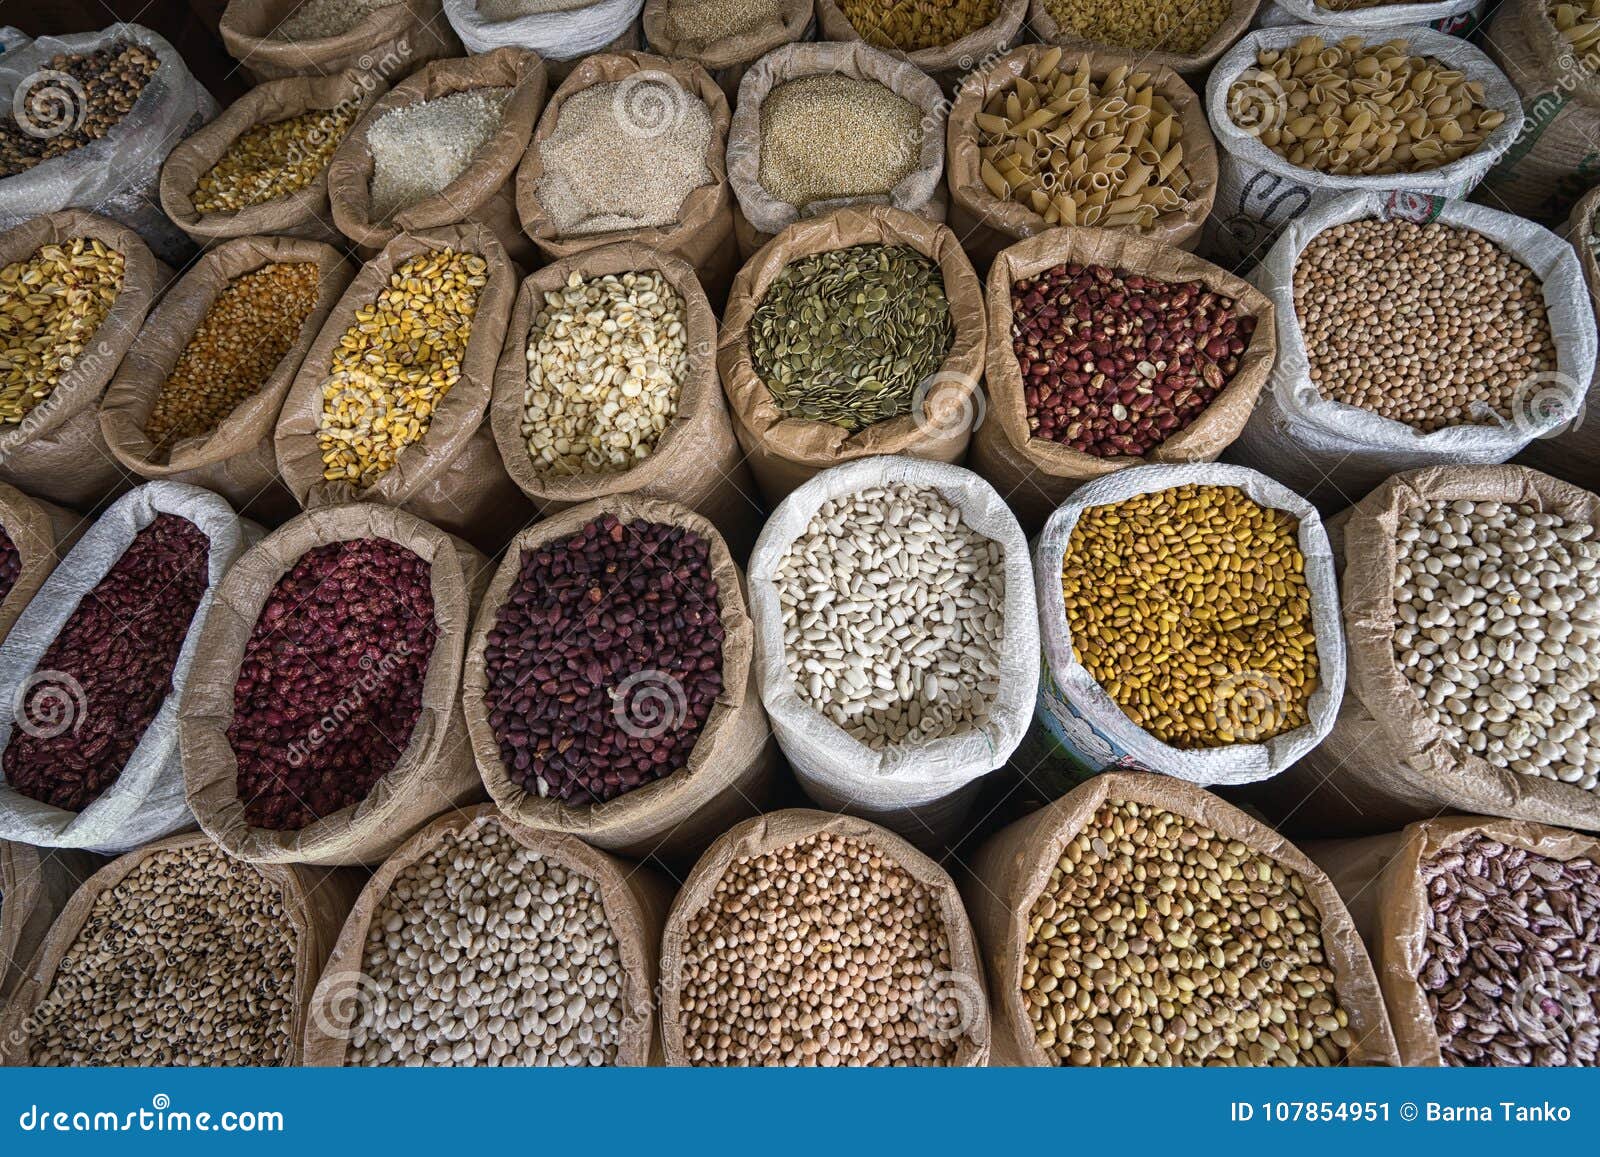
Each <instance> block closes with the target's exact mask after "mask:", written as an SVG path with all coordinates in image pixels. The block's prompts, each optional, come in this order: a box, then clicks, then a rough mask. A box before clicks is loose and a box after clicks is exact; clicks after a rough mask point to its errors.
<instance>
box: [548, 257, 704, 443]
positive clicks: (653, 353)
mask: <svg viewBox="0 0 1600 1157" xmlns="http://www.w3.org/2000/svg"><path fill="white" fill-rule="evenodd" d="M686 312H687V307H686V306H685V305H684V301H683V296H682V295H681V294H680V293H679V292H678V291H677V290H676V289H674V288H673V286H672V283H671V282H669V281H668V280H667V279H666V278H665V277H664V276H662V274H661V273H659V272H657V271H654V270H651V271H645V272H633V273H623V274H620V275H619V274H606V275H605V276H603V277H591V278H589V279H588V280H585V279H584V277H583V275H582V274H580V273H578V271H577V270H573V272H572V275H571V276H570V277H569V278H568V279H567V284H566V288H565V289H564V290H562V291H560V292H552V293H547V294H545V308H544V309H542V310H541V311H540V312H539V315H538V317H536V318H534V322H533V327H532V328H531V329H530V330H529V333H528V352H527V357H528V389H527V393H526V395H525V405H526V410H525V412H524V413H525V416H524V418H523V422H522V435H523V437H524V438H526V439H527V442H528V454H529V457H530V458H532V460H533V467H534V469H535V470H536V471H538V472H539V473H541V474H613V473H620V472H621V471H624V470H627V469H628V468H629V467H630V466H633V465H635V464H636V463H638V462H642V461H643V460H644V459H646V458H648V457H649V456H650V454H651V452H652V451H654V450H655V447H656V442H657V441H658V440H659V439H660V438H661V435H662V434H664V433H665V432H666V430H667V427H668V426H670V425H671V424H672V419H673V417H674V416H675V415H676V414H677V411H678V398H679V395H680V393H681V392H682V389H683V381H684V378H685V377H686V376H687V375H688V373H689V349H688V344H687V342H686V340H685V337H686V334H685V331H684V326H683V323H684V316H685V313H686Z"/></svg>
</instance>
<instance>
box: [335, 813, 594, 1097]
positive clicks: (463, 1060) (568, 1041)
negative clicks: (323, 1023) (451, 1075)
mask: <svg viewBox="0 0 1600 1157" xmlns="http://www.w3.org/2000/svg"><path fill="white" fill-rule="evenodd" d="M361 971H362V972H363V973H365V974H366V975H367V976H368V977H370V978H371V979H372V981H373V982H374V986H375V988H376V996H375V999H374V1000H373V1002H372V1004H371V1006H370V1008H368V1009H366V1010H364V1011H365V1015H364V1016H363V1017H362V1018H360V1019H359V1020H358V1023H357V1024H356V1026H355V1030H354V1032H353V1033H352V1035H351V1039H350V1053H349V1056H348V1060H347V1063H349V1064H353V1065H417V1064H427V1065H526V1066H537V1067H547V1066H548V1067H566V1066H575V1065H607V1064H611V1063H612V1062H614V1061H615V1060H616V1056H617V1045H618V1042H619V1041H620V1039H621V1036H622V1020H623V1007H622V986H623V982H624V976H623V971H622V955H621V950H620V948H619V947H618V945H617V937H616V934H615V933H614V932H612V930H611V925H610V923H609V922H608V921H607V919H606V912H605V907H604V906H603V905H602V903H601V900H600V889H599V887H598V886H597V885H596V884H595V882H594V881H593V880H591V879H589V878H588V877H586V876H583V875H580V874H579V873H578V872H576V871H574V870H573V869H571V868H569V867H565V866H563V865H561V864H559V863H557V862H555V861H554V860H550V859H547V858H545V857H543V856H540V855H538V854H537V853H534V852H530V851H528V850H527V849H526V848H524V847H523V846H522V845H521V844H519V843H517V841H516V840H514V839H512V838H511V837H510V836H509V835H508V834H507V833H506V831H505V829H504V828H503V827H502V826H501V825H500V823H499V821H497V820H491V821H489V822H488V823H486V824H479V825H474V826H473V827H471V828H469V829H468V830H467V831H465V832H463V833H460V834H456V833H451V834H450V835H448V836H446V837H445V838H443V839H441V840H440V841H439V843H438V845H437V846H435V847H434V848H433V849H432V850H431V851H430V852H429V853H428V854H427V855H426V856H424V857H422V858H421V859H420V860H418V861H417V862H416V863H414V864H412V865H411V866H409V867H408V868H406V869H405V870H404V871H403V872H401V873H400V875H399V876H398V877H396V879H395V881H394V883H393V884H392V885H391V886H390V888H389V891H388V893H387V894H386V895H385V896H384V899H383V903H382V904H381V905H380V906H379V908H378V910H377V912H375V913H374V914H373V917H372V925H371V928H370V929H369V930H368V932H367V943H366V951H365V955H364V956H363V957H362V961H361Z"/></svg>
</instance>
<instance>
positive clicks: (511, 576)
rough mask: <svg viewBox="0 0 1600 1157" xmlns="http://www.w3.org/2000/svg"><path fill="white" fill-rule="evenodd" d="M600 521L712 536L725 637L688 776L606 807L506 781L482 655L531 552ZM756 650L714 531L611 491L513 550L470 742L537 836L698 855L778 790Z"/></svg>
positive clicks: (478, 670) (474, 684)
mask: <svg viewBox="0 0 1600 1157" xmlns="http://www.w3.org/2000/svg"><path fill="white" fill-rule="evenodd" d="M602 514H615V515H616V516H617V517H618V518H619V519H621V520H622V521H623V522H630V521H632V520H633V519H636V518H642V519H646V520H648V521H650V522H658V523H668V524H671V525H673V526H682V527H686V528H687V529H689V530H692V531H694V532H695V533H696V534H699V535H700V536H702V537H703V538H704V539H705V540H706V542H707V544H708V546H709V548H710V555H711V569H712V577H713V578H714V579H715V580H716V583H717V605H718V610H719V612H720V614H721V618H722V627H723V630H724V632H725V634H724V637H723V640H722V678H723V685H722V694H721V695H719V696H717V699H716V703H715V705H714V706H713V707H712V708H711V714H710V715H709V716H707V718H706V721H705V725H704V726H703V727H702V728H701V729H700V735H699V738H698V739H697V740H696V741H695V745H694V748H693V750H692V751H691V752H690V753H689V760H688V762H687V764H685V766H684V767H683V768H681V769H680V770H678V771H675V772H673V773H672V774H671V775H669V776H667V777H666V778H665V779H658V780H656V781H655V782H653V783H647V784H644V785H642V786H640V787H636V788H634V789H633V790H632V791H630V792H627V793H625V794H623V795H619V796H617V797H616V798H614V799H610V800H607V801H606V802H604V803H594V804H569V803H563V802H561V801H560V800H556V799H550V798H542V797H540V796H539V795H537V794H534V793H530V792H528V791H526V790H524V789H523V787H522V786H521V785H520V784H517V783H515V782H513V781H512V779H511V776H510V775H509V774H508V773H507V771H506V767H505V764H504V763H503V762H502V760H501V758H500V744H499V743H498V742H497V741H496V740H495V735H494V731H493V729H492V728H491V727H490V726H489V712H488V709H487V707H486V705H485V702H484V696H485V694H486V693H487V691H488V687H489V679H488V674H487V670H486V660H485V658H484V652H485V650H486V649H487V647H488V643H489V632H490V631H491V630H492V629H493V628H494V624H495V619H496V618H497V617H498V615H499V613H500V607H501V606H502V604H504V603H505V601H506V598H507V596H508V595H509V594H510V592H511V590H512V588H513V586H514V584H515V583H516V581H517V578H518V573H519V571H520V570H521V567H522V556H523V553H524V552H525V551H528V550H532V549H535V548H537V547H539V546H541V545H543V544H545V543H547V542H556V541H559V540H561V539H562V538H564V537H566V536H567V535H570V534H573V533H575V532H576V531H577V530H578V529H579V528H580V527H582V526H584V525H585V524H587V523H589V522H591V521H593V520H594V519H596V518H598V517H600V515H602ZM754 646H755V640H754V630H753V628H752V626H751V623H750V616H749V614H748V613H747V612H746V610H745V582H744V575H743V574H742V573H741V572H740V570H739V566H738V564H737V563H735V562H734V561H733V558H732V557H731V556H730V555H729V554H728V548H727V545H726V544H725V543H724V542H723V541H722V537H721V535H719V534H718V533H717V531H716V528H715V527H714V526H712V525H711V523H710V522H708V521H707V520H706V519H704V518H702V517H700V515H698V514H696V513H694V512H693V511H691V510H686V509H685V508H683V507H681V506H679V505H677V504H676V503H672V502H663V501H661V500H660V499H656V498H646V497H642V496H639V495H634V494H612V495H607V496H606V497H604V498H600V499H597V500H595V501H594V502H587V503H584V504H583V505H582V506H577V507H574V508H573V509H571V510H567V511H564V512H562V513H561V514H558V515H556V516H555V517H553V518H549V519H546V520H545V521H543V522H541V523H539V524H538V525H536V526H532V527H530V528H528V529H527V530H525V531H523V532H522V533H521V534H519V535H517V537H516V538H515V539H513V540H512V543H511V545H510V546H509V547H507V548H506V552H505V556H504V558H502V559H501V561H500V566H499V569H497V570H496V571H495V575H494V580H493V581H492V582H491V583H490V584H489V589H488V591H487V593H486V594H485V595H484V597H483V602H482V605H481V606H480V607H479V609H478V616H477V620H476V621H475V622H474V623H473V626H472V640H471V645H470V646H469V648H468V650H467V660H466V666H465V669H464V671H463V673H462V681H461V698H462V701H463V704H464V707H465V711H466V717H467V734H468V735H469V736H470V737H471V739H472V753H473V756H474V757H475V759H476V760H477V764H478V772H479V774H481V775H482V776H483V782H484V785H485V786H487V787H488V789H489V795H490V796H491V797H492V798H493V799H494V801H495V803H496V804H497V805H499V808H500V810H501V812H502V813H504V814H505V815H506V816H507V817H508V818H510V819H511V820H512V821H513V822H515V823H519V824H525V825H527V826H528V827H530V828H537V829H539V830H541V831H556V832H565V833H567V834H569V835H574V836H577V837H579V838H580V839H583V840H585V841H587V842H588V843H591V844H593V845H594V846H595V847H598V848H604V849H606V850H607V851H611V852H616V853H618V854H620V855H625V856H633V857H635V858H643V857H645V856H654V857H655V858H657V859H660V860H666V861H669V862H676V861H682V860H687V859H692V858H693V857H694V856H697V855H699V854H700V852H701V850H702V849H704V848H705V846H706V845H707V844H709V843H710V842H711V841H712V840H713V839H714V838H715V837H716V836H717V835H718V834H719V833H721V832H724V831H726V830H727V829H728V827H729V826H730V825H731V824H733V823H735V822H737V821H738V820H741V819H743V818H744V817H745V816H748V815H751V814H752V813H755V812H759V811H760V810H761V809H762V807H763V805H764V804H765V803H767V802H768V800H769V798H770V795H771V793H772V790H773V788H774V787H775V784H776V779H777V773H778V755H777V744H776V743H775V742H774V740H773V738H772V732H771V729H770V728H769V727H768V725H767V714H766V712H765V711H764V710H763V709H762V706H761V699H760V696H759V695H757V693H756V684H755V671H754V664H753V662H752V657H751V653H752V651H753V650H754Z"/></svg>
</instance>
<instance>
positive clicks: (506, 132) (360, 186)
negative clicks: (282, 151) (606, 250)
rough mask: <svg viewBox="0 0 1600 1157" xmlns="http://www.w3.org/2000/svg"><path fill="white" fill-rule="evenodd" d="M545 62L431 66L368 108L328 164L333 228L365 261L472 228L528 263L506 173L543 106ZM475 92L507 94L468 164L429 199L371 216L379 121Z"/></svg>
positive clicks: (492, 57)
mask: <svg viewBox="0 0 1600 1157" xmlns="http://www.w3.org/2000/svg"><path fill="white" fill-rule="evenodd" d="M545 85H546V80H545V72H544V63H543V62H542V61H540V59H539V57H538V56H537V55H535V54H534V53H532V52H525V51H523V50H521V49H518V48H501V49H496V50H495V51H494V52H491V53H489V54H488V55H487V56H469V57H466V58H465V59H460V60H437V61H434V62H433V63H432V64H429V65H427V66H426V67H425V68H423V69H422V70H421V71H420V72H417V73H415V74H414V75H412V76H410V77H408V78H407V79H405V80H403V81H401V82H400V83H399V84H397V85H395V86H394V87H393V88H392V89H390V90H389V91H388V93H386V94H385V95H384V96H383V97H382V98H381V99H379V100H378V101H377V102H376V103H374V104H373V105H372V106H371V107H370V108H368V109H367V110H366V111H365V112H364V113H363V114H362V115H361V119H360V120H358V121H357V122H356V123H355V124H354V125H352V126H351V128H350V132H349V134H348V135H347V136H346V137H345V139H344V140H343V142H341V143H340V145H339V149H338V151H337V152H335V153H334V154H333V159H332V160H331V161H329V162H328V199H329V202H330V203H331V205H332V207H333V220H334V224H336V225H337V226H338V227H339V231H340V232H341V233H343V234H344V235H345V236H346V237H348V238H350V240H352V241H354V242H355V243H356V245H357V246H358V247H359V248H360V250H361V252H362V253H364V254H367V255H368V256H370V255H371V254H373V253H376V252H377V251H378V250H380V249H382V248H383V247H384V246H385V245H387V244H388V243H389V242H390V241H393V240H394V239H395V237H396V236H398V235H399V234H400V233H415V232H417V231H419V230H422V229H433V228H436V227H438V226H440V225H455V224H458V223H466V222H469V221H476V222H479V223H481V224H483V225H487V226H488V227H489V228H490V229H492V230H493V231H494V235H495V237H496V238H497V239H498V240H499V242H500V244H501V245H502V246H504V247H505V251H506V255H507V256H509V257H510V258H511V259H512V260H513V261H516V262H519V263H521V264H524V265H526V264H528V263H529V262H530V261H531V260H532V258H533V255H534V249H533V246H532V245H531V244H530V243H529V241H528V239H527V237H525V236H524V235H523V232H522V229H521V228H520V227H519V226H518V224H517V207H516V186H515V183H514V182H513V180H512V174H513V173H515V172H516V169H517V165H518V164H519V163H520V162H521V161H522V154H523V153H524V152H526V151H527V148H528V138H529V137H530V136H531V135H532V134H533V125H534V122H535V121H536V120H538V119H539V110H540V109H542V108H543V107H544V95H545ZM476 88H509V89H511V95H510V97H509V98H508V99H507V100H506V104H505V109H504V113H503V115H502V118H501V121H500V127H499V129H498V130H496V132H495V134H494V136H492V137H491V138H489V140H488V141H487V142H486V143H485V144H484V146H483V147H482V148H481V149H479V150H478V151H477V153H475V154H474V155H473V158H472V163H471V164H469V165H468V166H467V169H466V172H464V173H462V174H461V175H460V176H459V177H457V178H456V179H455V180H454V181H451V182H450V184H448V185H446V186H445V187H444V188H443V189H442V190H440V191H439V192H438V193H436V194H434V195H433V196H432V197H426V198H424V199H423V200H421V201H418V202H417V203H416V204H415V205H412V206H410V207H408V208H405V209H401V210H400V211H399V212H397V213H395V214H394V215H393V216H391V217H389V218H388V219H387V220H383V221H377V220H374V219H373V216H372V169H373V163H372V149H371V148H370V146H369V144H368V134H369V133H370V132H371V131H372V126H373V125H374V124H376V123H377V121H378V119H379V118H380V117H382V116H383V115H384V114H386V113H389V112H393V111H394V110H395V109H397V108H404V107H406V106H408V105H413V104H420V103H421V102H423V101H429V100H438V99H439V98H440V97H444V96H450V95H452V94H454V93H458V92H468V91H470V90H472V89H476Z"/></svg>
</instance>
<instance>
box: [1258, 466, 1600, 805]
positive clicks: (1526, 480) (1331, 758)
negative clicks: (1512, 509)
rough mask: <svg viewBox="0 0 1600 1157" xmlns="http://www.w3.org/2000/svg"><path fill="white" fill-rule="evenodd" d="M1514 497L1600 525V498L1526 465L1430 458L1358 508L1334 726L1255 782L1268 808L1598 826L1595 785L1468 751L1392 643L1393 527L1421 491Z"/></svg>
mask: <svg viewBox="0 0 1600 1157" xmlns="http://www.w3.org/2000/svg"><path fill="white" fill-rule="evenodd" d="M1460 499H1466V500H1469V501H1473V502H1488V501H1495V502H1511V503H1519V504H1526V505H1528V506H1531V507H1533V508H1534V509H1536V510H1542V511H1550V512H1552V513H1555V514H1559V515H1561V516H1562V517H1564V518H1566V519H1568V520H1571V521H1575V522H1578V523H1581V524H1583V525H1586V526H1595V525H1600V497H1596V496H1595V495H1593V494H1590V493H1589V492H1588V491H1586V490H1579V489H1578V488H1577V487H1575V486H1569V485H1567V484H1566V483H1565V482H1559V481H1557V480H1556V479H1554V478H1551V477H1550V476H1549V475H1547V474H1540V473H1538V472H1537V471H1534V470H1529V469H1526V468H1525V467H1521V466H1434V467H1429V468H1428V469H1425V470H1413V471H1411V472H1409V473H1405V474H1397V475H1395V476H1394V477H1393V478H1391V479H1389V480H1388V481H1387V482H1385V483H1384V484H1383V485H1382V486H1380V487H1378V488H1377V489H1376V490H1374V491H1373V492H1372V493H1371V494H1369V495H1367V497H1366V498H1364V499H1363V500H1362V501H1361V502H1359V503H1357V504H1356V505H1355V506H1354V507H1352V508H1351V510H1350V512H1349V515H1348V518H1347V520H1346V521H1345V522H1344V526H1343V535H1342V541H1340V539H1339V538H1335V539H1334V540H1333V547H1334V559H1335V562H1336V564H1338V565H1340V566H1341V567H1342V569H1343V577H1342V580H1341V595H1342V598H1341V604H1342V606H1343V608H1344V622H1345V634H1346V636H1347V637H1348V640H1349V674H1348V677H1347V678H1346V680H1345V691H1344V698H1343V700H1342V701H1341V702H1340V705H1339V716H1338V719H1337V720H1336V721H1335V723H1334V725H1333V730H1332V731H1331V732H1330V733H1329V734H1328V737H1327V738H1326V739H1324V740H1323V741H1322V744H1321V746H1319V747H1317V748H1316V749H1315V750H1314V751H1312V752H1311V754H1310V755H1308V756H1306V757H1305V758H1303V759H1301V760H1300V762H1298V763H1296V764H1294V765H1293V766H1292V767H1290V768H1289V769H1288V770H1287V771H1285V772H1284V773H1283V774H1282V775H1280V776H1278V777H1277V778H1276V779H1274V780H1270V781H1268V782H1266V783H1263V784H1261V785H1259V787H1257V788H1256V789H1253V798H1256V799H1257V800H1258V802H1259V803H1260V804H1261V806H1262V807H1263V808H1264V809H1265V810H1266V811H1267V813H1268V814H1269V815H1273V816H1282V817H1284V823H1285V824H1286V825H1293V829H1292V830H1296V831H1301V830H1303V831H1305V832H1306V833H1314V834H1316V835H1369V834H1372V833H1376V832H1384V831H1393V830H1394V829H1396V828H1398V827H1400V826H1402V825H1403V824H1407V823H1411V822H1412V821H1414V820H1422V819H1432V818H1433V817H1434V816H1437V815H1438V814H1439V813H1440V812H1450V811H1454V812H1468V813H1480V814H1483V815H1497V816H1507V817H1509V818H1511V819H1520V820H1533V821H1535V822H1538V823H1549V824H1555V825H1557V826H1559V827H1564V828H1580V829H1584V830H1588V831H1600V792H1593V791H1585V790H1584V789H1583V788H1581V787H1578V786H1577V785H1576V784H1570V783H1560V782H1558V781H1556V780H1553V779H1544V778H1541V777H1540V776H1536V775H1523V774H1522V773H1520V772H1516V771H1511V770H1509V769H1504V768H1498V767H1495V766H1494V765H1492V764H1491V763H1489V762H1488V761H1487V760H1485V759H1483V758H1482V757H1481V756H1478V755H1474V754H1472V753H1471V752H1466V751H1462V750H1460V749H1459V748H1457V747H1456V745H1455V744H1453V743H1452V742H1451V741H1450V740H1449V739H1448V738H1447V737H1446V735H1445V732H1444V730H1443V728H1441V727H1440V726H1439V725H1438V724H1437V723H1435V722H1434V721H1433V720H1432V718H1431V717H1430V716H1429V715H1428V714H1427V713H1426V712H1425V711H1424V710H1423V704H1422V699H1421V697H1420V696H1419V695H1418V693H1417V692H1416V690H1415V689H1413V687H1412V685H1411V681H1410V680H1409V679H1408V678H1407V677H1406V676H1405V674H1404V673H1403V672H1402V671H1401V670H1400V667H1399V664H1398V661H1397V660H1396V658H1395V653H1394V643H1393V638H1394V629H1395V626H1396V624H1397V622H1398V620H1397V616H1396V613H1395V602H1394V571H1395V557H1396V550H1395V542H1394V534H1395V529H1396V527H1397V526H1398V525H1399V520H1400V516H1401V515H1402V514H1403V513H1404V512H1405V511H1406V510H1408V509H1410V508H1411V507H1413V506H1416V505H1418V504H1419V503H1423V502H1436V501H1437V502H1454V501H1457V500H1460Z"/></svg>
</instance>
